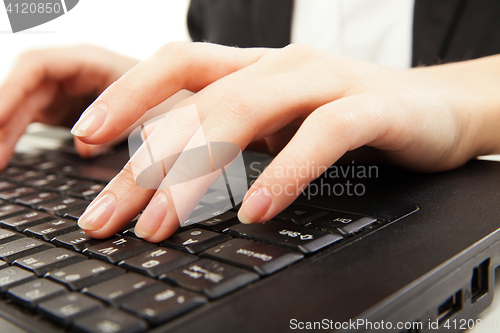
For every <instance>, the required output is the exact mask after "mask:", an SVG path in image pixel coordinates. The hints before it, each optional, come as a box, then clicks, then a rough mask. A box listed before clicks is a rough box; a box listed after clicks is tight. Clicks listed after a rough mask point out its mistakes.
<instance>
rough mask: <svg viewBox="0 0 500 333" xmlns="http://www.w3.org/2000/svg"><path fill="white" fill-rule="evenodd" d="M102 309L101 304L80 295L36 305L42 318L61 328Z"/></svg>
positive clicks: (63, 296) (60, 297) (71, 295)
mask: <svg viewBox="0 0 500 333" xmlns="http://www.w3.org/2000/svg"><path fill="white" fill-rule="evenodd" d="M102 308H103V305H102V304H101V302H99V301H97V300H95V299H92V298H90V297H88V296H86V295H82V294H80V293H69V294H65V295H61V296H58V297H56V298H53V299H51V300H49V301H45V302H42V303H40V304H38V309H40V311H41V312H42V313H43V315H44V316H46V317H47V318H49V319H51V320H53V321H54V322H56V323H57V324H59V325H62V326H69V325H70V324H71V322H72V321H73V319H75V318H76V317H78V316H81V315H83V314H86V313H89V312H91V311H96V310H100V309H102Z"/></svg>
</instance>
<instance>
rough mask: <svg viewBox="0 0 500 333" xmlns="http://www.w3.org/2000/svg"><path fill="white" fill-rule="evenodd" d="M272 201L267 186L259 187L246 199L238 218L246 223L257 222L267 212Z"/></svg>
mask: <svg viewBox="0 0 500 333" xmlns="http://www.w3.org/2000/svg"><path fill="white" fill-rule="evenodd" d="M272 202H273V198H272V196H271V192H269V190H268V189H267V188H265V187H261V188H258V189H257V190H255V191H254V192H253V193H252V194H251V195H250V196H249V197H248V198H246V199H245V200H244V202H243V204H242V206H241V208H240V210H239V211H238V219H239V220H240V222H241V223H245V224H249V223H254V222H257V221H258V220H260V219H261V218H262V216H264V215H265V214H266V213H267V211H268V210H269V207H270V206H271V203H272Z"/></svg>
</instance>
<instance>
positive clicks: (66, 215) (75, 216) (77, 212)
mask: <svg viewBox="0 0 500 333" xmlns="http://www.w3.org/2000/svg"><path fill="white" fill-rule="evenodd" d="M86 208H87V207H82V208H78V209H76V210H72V211H70V212H67V213H64V215H63V217H64V218H68V219H74V220H78V219H79V218H80V216H82V215H83V213H84V212H85V209H86Z"/></svg>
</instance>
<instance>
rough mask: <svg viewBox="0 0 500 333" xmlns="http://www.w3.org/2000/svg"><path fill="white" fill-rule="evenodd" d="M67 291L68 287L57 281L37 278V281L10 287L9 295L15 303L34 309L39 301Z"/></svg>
mask: <svg viewBox="0 0 500 333" xmlns="http://www.w3.org/2000/svg"><path fill="white" fill-rule="evenodd" d="M67 292H68V291H67V290H66V288H64V287H63V286H61V285H59V284H57V283H55V282H52V281H49V280H46V279H36V280H35V281H30V282H28V283H25V284H22V285H20V286H17V287H14V288H10V289H9V291H8V293H7V297H9V298H11V299H12V300H13V301H14V302H15V303H18V304H20V305H22V306H24V307H27V308H30V309H34V308H35V307H36V306H37V304H38V303H40V302H44V301H47V300H49V299H50V298H53V297H56V296H59V295H62V294H65V293H67Z"/></svg>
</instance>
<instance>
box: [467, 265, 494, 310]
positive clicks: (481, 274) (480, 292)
mask: <svg viewBox="0 0 500 333" xmlns="http://www.w3.org/2000/svg"><path fill="white" fill-rule="evenodd" d="M489 268H490V258H488V259H486V260H485V261H483V262H482V263H481V264H479V266H476V267H474V270H473V271H472V280H471V287H470V290H471V293H472V303H476V302H477V301H479V300H480V299H481V297H483V296H484V295H486V294H487V293H488V287H489V283H488V282H489V281H488V280H489Z"/></svg>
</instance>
